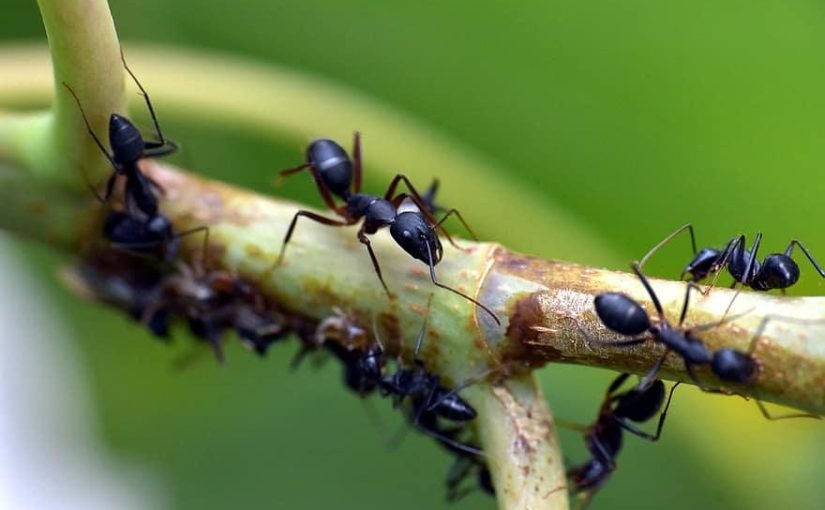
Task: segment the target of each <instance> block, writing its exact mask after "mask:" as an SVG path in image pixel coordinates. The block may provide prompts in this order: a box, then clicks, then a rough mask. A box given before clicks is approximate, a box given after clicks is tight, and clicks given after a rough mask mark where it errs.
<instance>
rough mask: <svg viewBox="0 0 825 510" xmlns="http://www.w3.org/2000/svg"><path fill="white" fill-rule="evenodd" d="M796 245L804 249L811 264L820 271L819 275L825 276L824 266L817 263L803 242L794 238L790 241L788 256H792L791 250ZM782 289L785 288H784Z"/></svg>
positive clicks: (787, 249)
mask: <svg viewBox="0 0 825 510" xmlns="http://www.w3.org/2000/svg"><path fill="white" fill-rule="evenodd" d="M794 245H796V246H799V249H800V250H802V253H804V254H805V256H806V257H808V260H810V261H811V264H812V265H813V266H814V269H816V272H817V273H819V276H821V277H823V278H825V269H822V267H821V266H820V265H819V264H817V263H816V260H814V258H813V257H812V256H811V254H810V253H809V252H808V250H807V249H805V247H804V246H802V243H800V242H799V241H797V240H796V239H794V240H792V241H791V242H790V244H789V245H788V247H787V248H786V249H785V255H787V256H788V257H790V256H791V252H792V251H793V247H794ZM782 290H784V289H782Z"/></svg>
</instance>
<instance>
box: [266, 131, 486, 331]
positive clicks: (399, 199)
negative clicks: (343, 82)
mask: <svg viewBox="0 0 825 510" xmlns="http://www.w3.org/2000/svg"><path fill="white" fill-rule="evenodd" d="M360 147H361V142H360V135H359V134H358V133H357V132H356V133H355V137H354V140H353V158H352V160H351V159H350V158H349V156H348V155H347V153H346V151H344V149H343V148H342V147H341V146H340V145H338V144H337V143H335V142H333V141H332V140H328V139H320V140H315V141H314V142H312V143H311V144H310V145H309V147H308V148H307V156H306V162H305V163H303V164H301V165H299V166H297V167H294V168H288V169H285V170H282V171H281V176H288V175H292V174H294V173H297V172H299V171H302V170H309V171H310V172H311V174H312V176H313V178H314V179H315V184H316V187H317V188H318V192H319V193H320V194H321V197H322V198H323V200H324V202H325V203H326V205H327V207H329V208H330V210H332V211H333V212H334V213H335V214H336V215H338V216H339V217H340V219H335V218H327V217H325V216H321V215H319V214H317V213H314V212H312V211H307V210H300V211H298V212H297V213H295V216H293V218H292V221H291V222H290V224H289V227H288V228H287V231H286V234H285V235H284V242H283V245H282V247H281V253H280V255H279V256H278V260H277V262H276V263H275V266H278V265H280V264H281V263H282V262H283V260H284V255H285V253H286V248H287V245H288V244H289V241H290V239H291V238H292V234H293V232H294V231H295V226H296V224H297V221H298V218H300V217H302V216H303V217H306V218H309V219H310V220H313V221H315V222H318V223H321V224H323V225H329V226H332V227H344V226H349V225H355V224H357V223H359V222H361V228H360V229H359V230H358V234H357V237H358V241H359V242H361V243H362V244H363V245H364V246H365V247H366V248H367V252H368V254H369V256H370V260H371V261H372V265H373V269H374V271H375V274H376V276H378V279H379V281H380V282H381V286H382V287H383V288H384V291H385V292H386V293H387V295H388V296H390V297H392V294H391V293H390V290H389V287H387V283H386V282H385V281H384V277H383V275H382V274H381V267H380V265H379V263H378V258H377V257H376V256H375V252H374V251H373V249H372V244H371V243H370V239H369V236H371V235H373V234H375V233H376V232H378V230H380V229H382V228H384V227H389V229H390V236H391V237H392V238H393V240H394V241H395V242H396V243H397V244H398V246H400V247H401V248H402V249H403V250H404V251H405V252H406V253H407V254H408V255H410V256H411V257H413V258H414V259H416V260H419V261H421V262H423V263H424V264H427V266H428V267H429V269H430V279H431V280H432V282H433V284H434V285H436V286H438V287H441V288H443V289H445V290H449V291H450V292H453V293H455V294H457V295H459V296H461V297H462V298H464V299H466V300H468V301H470V302H472V303H473V304H475V305H476V306H478V307H479V308H481V309H482V310H484V311H485V312H486V313H487V314H489V315H490V317H492V319H493V320H494V321H495V322H496V323H497V324H501V321H500V319H499V318H498V316H496V314H495V313H493V311H492V310H490V309H489V308H488V307H486V306H485V305H483V304H481V303H480V302H479V301H477V300H475V299H473V298H472V297H470V296H468V295H467V294H464V293H463V292H461V291H459V290H456V289H454V288H452V287H449V286H446V285H444V284H443V283H440V282H439V281H438V280H437V279H436V275H435V266H436V265H437V264H438V263H439V262H440V261H441V258H442V254H443V248H442V245H441V241H440V240H439V238H438V233H437V230H438V229H441V230H442V231H443V232H444V233H445V234H446V230H444V228H443V227H441V223H442V222H443V221H444V220H446V219H447V218H448V217H449V216H450V215H452V214H455V215H456V216H458V217H459V219H461V221H462V222H464V220H463V218H461V215H460V214H459V213H458V211H456V210H454V209H453V210H450V211H449V212H448V213H447V214H446V215H445V216H444V218H442V220H441V221H439V222H436V220H435V218H433V216H432V210H433V209H434V208H435V204H434V203H433V201H432V200H433V199H434V196H435V192H436V190H437V181H436V182H435V183H434V186H433V187H432V188H431V194H430V199H429V201H428V202H425V200H424V199H423V198H422V197H421V196H420V195H419V194H418V192H417V191H416V190H415V188H414V187H413V185H412V183H411V182H410V181H409V179H407V177H406V176H404V175H402V174H398V175H396V176H395V178H393V180H392V182H391V183H390V185H389V186H388V187H387V191H386V192H385V193H384V196H383V197H379V196H375V195H369V194H365V193H361V149H360ZM401 182H403V183H404V184H405V185H406V186H407V188H408V190H409V193H396V188H397V187H398V185H399V183H401ZM334 197H337V198H338V199H340V200H342V201H343V204H337V203H336V202H335V198H334ZM406 202H410V203H411V204H412V205H410V203H406ZM402 206H403V209H402ZM465 226H466V223H465ZM468 230H469V228H468ZM471 233H472V232H471ZM446 235H447V237H448V239H449V241H450V242H451V243H453V241H452V238H450V237H449V234H446ZM453 244H455V243H453Z"/></svg>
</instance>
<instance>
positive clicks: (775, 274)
mask: <svg viewBox="0 0 825 510" xmlns="http://www.w3.org/2000/svg"><path fill="white" fill-rule="evenodd" d="M797 281H799V265H798V264H797V263H796V262H794V260H793V259H792V258H791V257H789V256H788V255H785V254H784V253H772V254H770V255H768V256H767V257H765V260H764V261H763V262H762V270H761V271H760V272H759V274H758V277H757V280H756V281H755V282H754V287H755V288H756V289H757V290H771V289H784V288H787V287H790V286H791V285H793V284H795V283H796V282H797Z"/></svg>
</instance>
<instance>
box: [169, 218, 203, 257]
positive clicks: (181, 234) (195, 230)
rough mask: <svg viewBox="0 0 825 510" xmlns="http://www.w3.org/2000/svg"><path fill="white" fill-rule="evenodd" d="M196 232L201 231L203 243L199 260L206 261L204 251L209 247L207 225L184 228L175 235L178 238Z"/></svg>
mask: <svg viewBox="0 0 825 510" xmlns="http://www.w3.org/2000/svg"><path fill="white" fill-rule="evenodd" d="M198 232H203V245H202V246H201V260H203V261H206V252H207V250H208V248H209V227H207V226H206V225H201V226H200V227H195V228H190V229H189V230H184V231H183V232H181V233H180V234H178V235H176V236H175V237H177V238H178V239H180V238H182V237H186V236H189V235H192V234H197V233H198Z"/></svg>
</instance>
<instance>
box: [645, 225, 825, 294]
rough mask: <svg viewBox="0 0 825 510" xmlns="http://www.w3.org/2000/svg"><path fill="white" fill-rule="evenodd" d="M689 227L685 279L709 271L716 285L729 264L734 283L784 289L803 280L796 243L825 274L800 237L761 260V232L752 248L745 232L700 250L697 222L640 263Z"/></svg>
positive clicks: (759, 288)
mask: <svg viewBox="0 0 825 510" xmlns="http://www.w3.org/2000/svg"><path fill="white" fill-rule="evenodd" d="M685 231H687V232H689V233H690V242H691V247H692V249H693V259H692V260H691V261H690V262H689V263H688V264H687V266H685V268H684V269H683V270H682V274H681V278H682V279H684V277H685V275H690V281H693V282H699V281H701V280H704V279H705V278H707V277H708V276H709V275H714V278H713V282H712V283H711V288H712V287H713V283H715V282H716V279H717V278H718V277H719V274H720V273H721V271H722V269H723V268H725V267H726V266H727V268H728V272H729V273H730V275H731V276H732V277H733V280H734V282H733V286H736V284H737V283H739V284H742V285H745V286H747V287H750V288H751V289H753V290H757V291H768V290H773V289H780V290H782V292H783V293H784V292H785V289H787V288H788V287H791V286H793V285H794V284H796V282H797V281H799V274H800V271H799V265H798V264H797V263H796V261H795V260H794V259H793V258H792V257H791V256H792V254H793V249H794V248H795V247H799V249H800V250H802V253H804V254H805V256H806V257H807V258H808V260H809V261H810V262H811V265H813V266H814V269H816V271H817V273H819V275H820V276H821V277H823V278H825V269H823V268H822V267H821V266H820V265H819V264H818V263H817V262H816V260H815V259H814V258H813V256H812V255H811V254H810V252H809V251H808V250H807V249H806V248H805V246H803V245H802V243H801V242H799V241H798V240H796V239H793V240H791V242H790V243H788V247H787V248H785V251H784V252H782V253H771V254H769V255H767V256H766V257H765V258H764V260H762V262H760V261H759V259H758V258H757V252H758V251H759V245H760V244H761V242H762V234H761V233H757V234H756V238H755V239H754V242H753V245H752V246H751V248H750V250H748V249H747V248H746V247H745V236H744V235H740V236H738V237H734V238H732V239H731V240H729V241H728V242H727V243H725V245H724V247H723V248H722V249H717V248H702V249H701V250H698V251H697V249H696V236H695V235H694V232H693V225H691V224H689V223H688V224H687V225H683V226H681V227H679V228H678V229H676V230H675V231H673V232H672V233H670V234H669V235H668V236H667V237H665V238H664V239H663V240H661V241H660V242H659V243H658V244H656V245H655V246H654V247H653V248H651V249H650V250H649V251H648V252H647V253H646V254H645V256H644V257H642V260H641V261H640V262H639V267H640V268H642V267H644V265H645V263H646V262H647V261H648V259H650V257H651V256H653V254H654V253H656V252H657V251H658V250H659V249H660V248H662V247H663V246H665V245H666V244H668V243H669V242H670V241H672V240H673V239H674V238H675V237H677V236H678V235H679V234H681V233H682V232H685ZM708 290H709V289H708ZM707 292H708V291H704V292H703V294H706V293H707Z"/></svg>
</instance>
